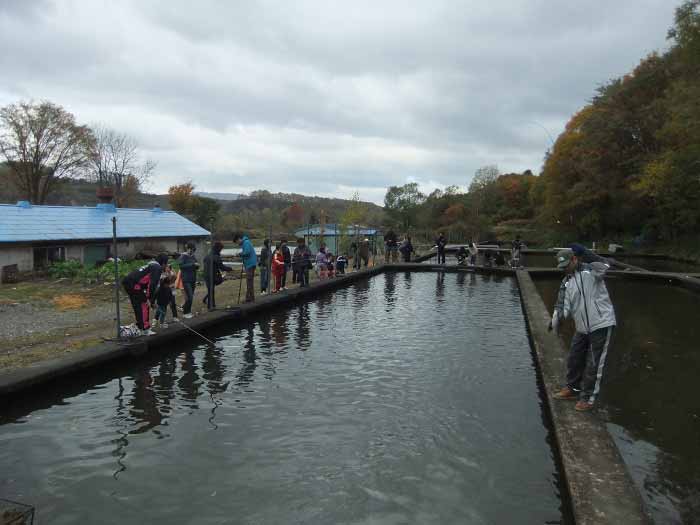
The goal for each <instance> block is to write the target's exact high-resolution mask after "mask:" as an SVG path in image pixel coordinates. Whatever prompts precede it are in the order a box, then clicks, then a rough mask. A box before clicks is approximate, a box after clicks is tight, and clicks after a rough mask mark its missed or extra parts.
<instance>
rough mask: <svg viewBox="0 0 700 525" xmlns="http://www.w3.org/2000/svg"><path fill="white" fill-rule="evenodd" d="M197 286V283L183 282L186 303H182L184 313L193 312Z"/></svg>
mask: <svg viewBox="0 0 700 525" xmlns="http://www.w3.org/2000/svg"><path fill="white" fill-rule="evenodd" d="M196 286H197V283H188V282H183V283H182V288H183V290H184V291H185V304H183V305H182V311H183V313H186V314H189V313H192V301H193V300H194V289H195V287H196Z"/></svg>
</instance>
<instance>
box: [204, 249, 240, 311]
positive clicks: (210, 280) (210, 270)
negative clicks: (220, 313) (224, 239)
mask: <svg viewBox="0 0 700 525" xmlns="http://www.w3.org/2000/svg"><path fill="white" fill-rule="evenodd" d="M223 248H224V245H223V244H221V243H220V242H219V241H216V242H215V243H214V244H213V246H212V247H211V252H209V254H208V255H207V256H206V257H204V283H205V284H206V285H207V295H206V296H205V297H204V300H203V301H202V302H203V303H204V304H206V305H207V308H209V310H212V309H214V308H216V299H215V296H214V287H216V286H218V285H220V284H221V283H223V282H224V276H223V275H222V274H221V272H230V271H231V270H233V268H232V267H230V266H226V265H225V264H224V262H223V261H222V260H221V250H223Z"/></svg>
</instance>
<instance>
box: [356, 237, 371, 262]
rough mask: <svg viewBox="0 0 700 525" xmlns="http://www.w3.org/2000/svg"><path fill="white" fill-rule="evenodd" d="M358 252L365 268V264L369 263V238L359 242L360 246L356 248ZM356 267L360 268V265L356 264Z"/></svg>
mask: <svg viewBox="0 0 700 525" xmlns="http://www.w3.org/2000/svg"><path fill="white" fill-rule="evenodd" d="M358 254H359V256H360V261H358V262H361V263H362V266H364V267H365V268H367V265H368V264H369V239H364V240H363V241H362V242H360V248H359V250H358ZM357 268H358V269H359V268H360V265H359V264H358V265H357Z"/></svg>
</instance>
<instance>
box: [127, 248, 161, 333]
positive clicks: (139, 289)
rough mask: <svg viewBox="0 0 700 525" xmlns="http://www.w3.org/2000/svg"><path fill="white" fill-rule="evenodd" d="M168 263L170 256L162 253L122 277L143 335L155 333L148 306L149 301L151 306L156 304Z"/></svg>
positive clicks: (137, 324)
mask: <svg viewBox="0 0 700 525" xmlns="http://www.w3.org/2000/svg"><path fill="white" fill-rule="evenodd" d="M167 264H168V256H167V255H165V254H164V253H161V254H160V255H158V257H156V258H155V260H153V261H151V262H149V263H148V264H146V265H145V266H141V267H140V268H138V269H136V270H134V271H132V272H131V273H129V274H128V275H127V276H126V277H124V278H123V279H122V286H123V287H124V290H125V291H126V293H127V295H128V296H129V300H130V301H131V306H132V308H133V309H134V316H135V317H136V326H138V327H139V330H141V335H153V334H155V332H154V331H152V330H151V321H150V317H151V310H150V308H149V307H148V306H149V302H150V306H151V308H153V306H154V304H155V300H156V290H157V288H158V284H159V283H160V275H161V273H163V269H164V268H165V267H166V265H167Z"/></svg>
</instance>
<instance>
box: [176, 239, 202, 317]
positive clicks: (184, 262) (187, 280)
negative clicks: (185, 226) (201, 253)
mask: <svg viewBox="0 0 700 525" xmlns="http://www.w3.org/2000/svg"><path fill="white" fill-rule="evenodd" d="M185 248H186V249H187V251H186V252H185V253H183V254H182V255H180V257H179V258H178V260H177V264H178V265H179V266H180V278H181V279H182V287H183V290H184V291H185V303H184V304H183V305H182V312H183V314H184V315H183V317H184V318H185V319H189V318H191V317H192V301H194V290H195V288H196V287H197V268H199V264H198V263H197V258H196V257H195V256H194V252H195V251H196V250H197V246H196V245H195V244H194V243H193V242H192V241H189V242H188V243H187V244H186V245H185Z"/></svg>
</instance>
